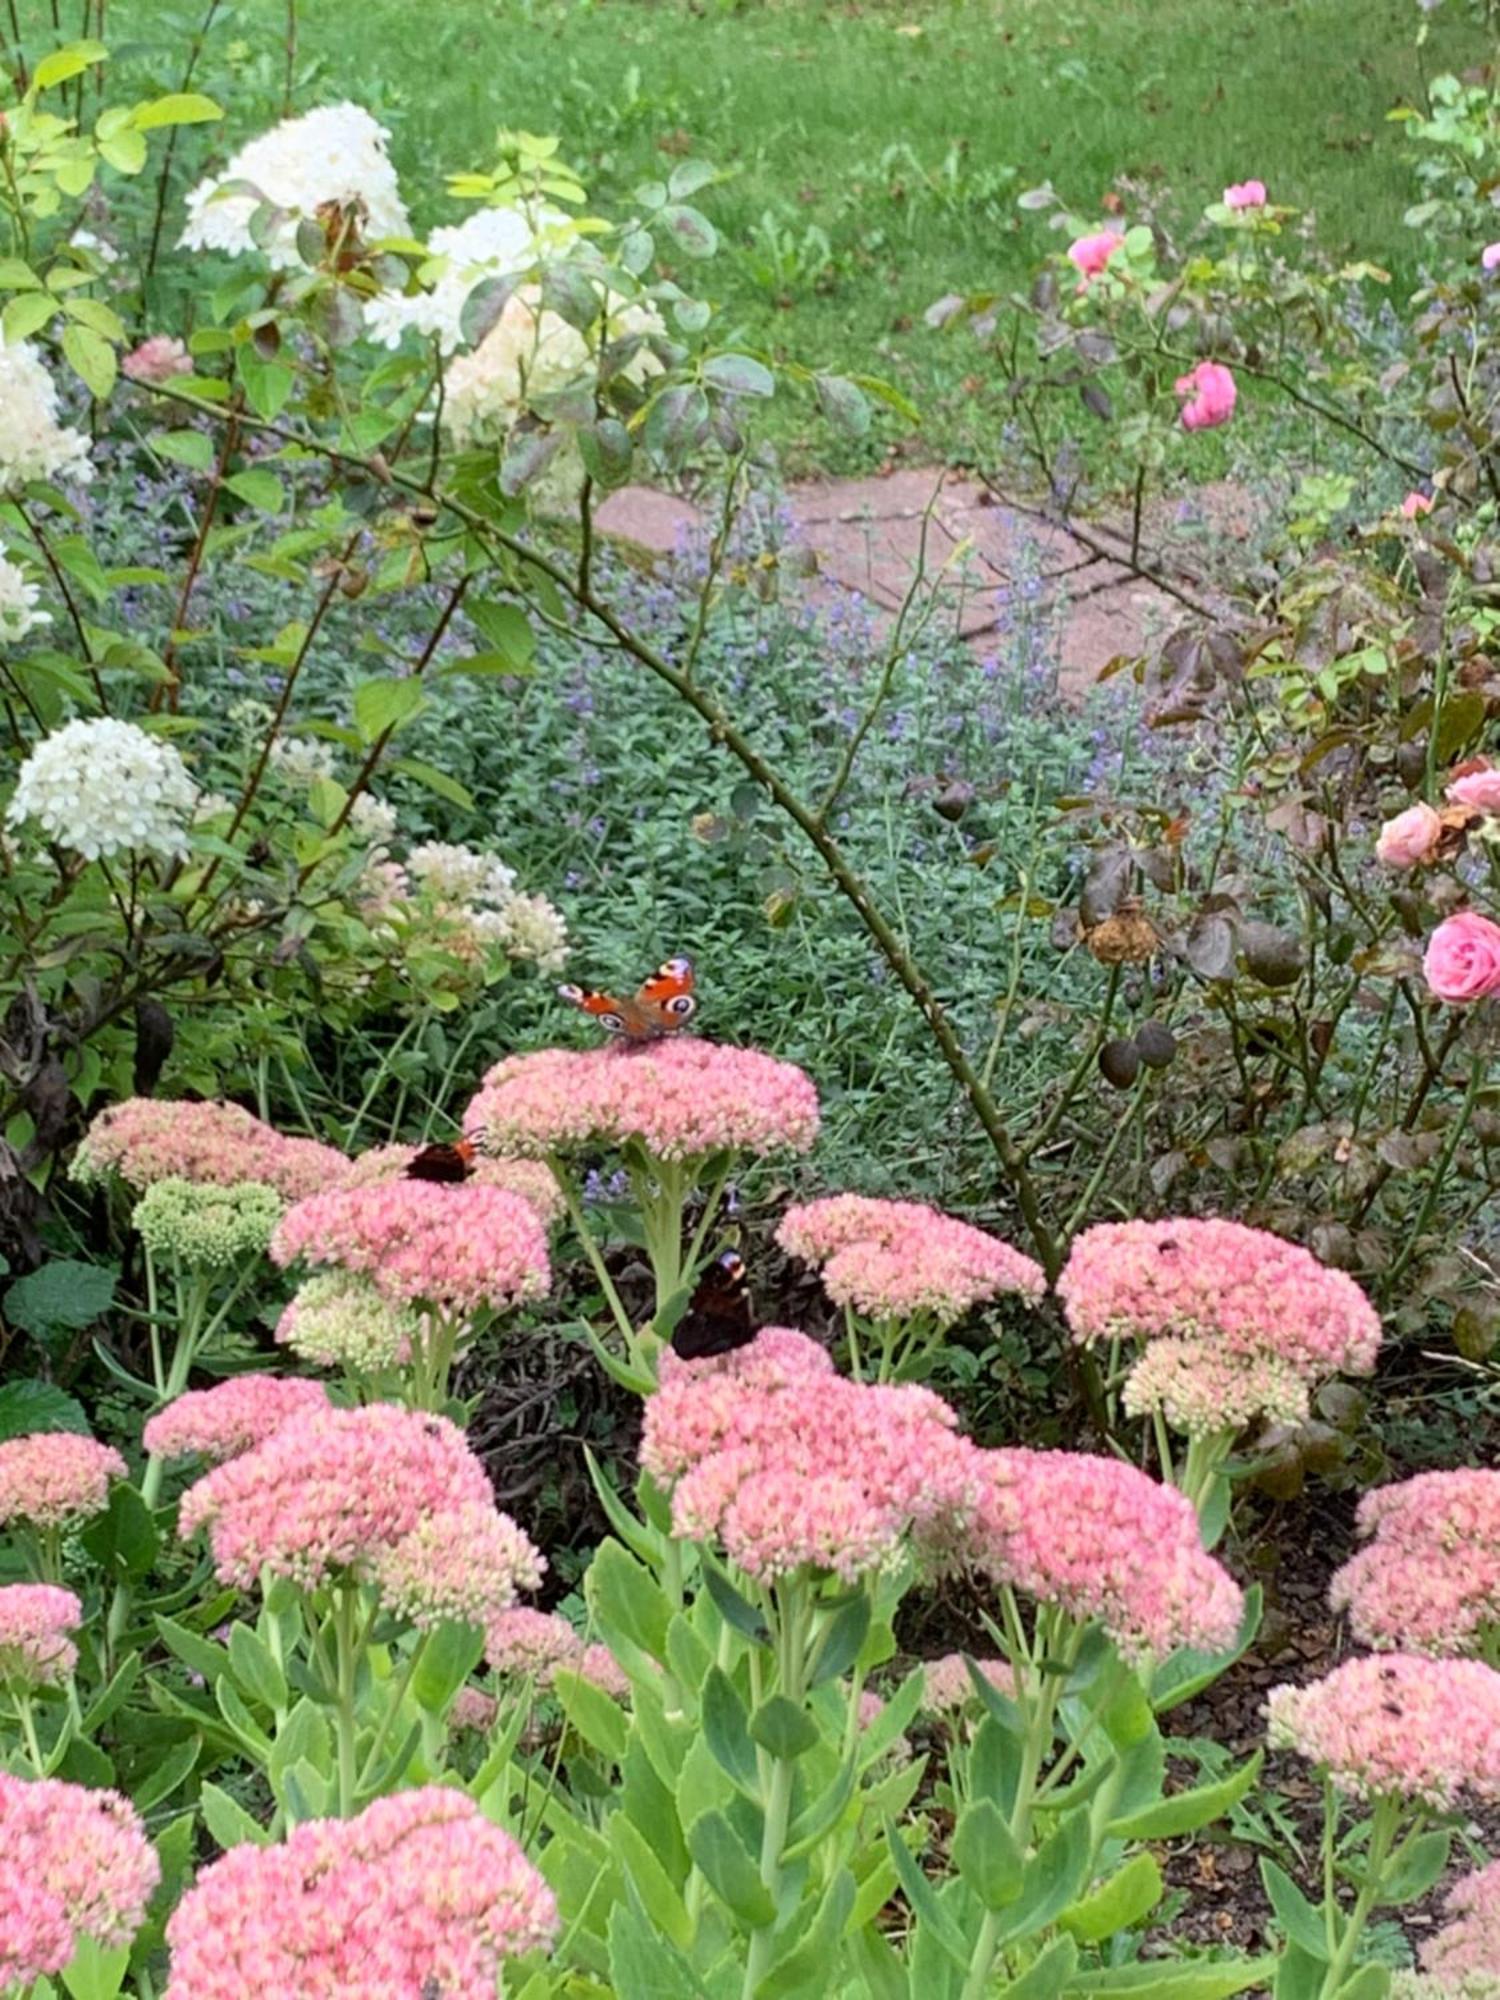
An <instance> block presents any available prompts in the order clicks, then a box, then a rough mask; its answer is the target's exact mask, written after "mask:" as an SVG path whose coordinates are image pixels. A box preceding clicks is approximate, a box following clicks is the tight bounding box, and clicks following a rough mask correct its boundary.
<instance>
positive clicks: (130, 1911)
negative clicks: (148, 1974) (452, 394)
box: [0, 1772, 161, 1993]
mask: <svg viewBox="0 0 1500 2000" xmlns="http://www.w3.org/2000/svg"><path fill="white" fill-rule="evenodd" d="M160 1877H161V1865H160V1863H159V1862H158V1860H157V1858H156V1850H155V1849H154V1848H153V1847H152V1845H151V1843H150V1841H148V1840H147V1838H146V1832H145V1828H144V1827H143V1826H142V1824H141V1821H140V1818H139V1816H138V1815H137V1813H136V1810H135V1808H134V1806H132V1805H131V1804H130V1802H129V1801H128V1800H127V1799H123V1798H122V1797H121V1796H120V1794H119V1793H118V1792H108V1791H92V1790H87V1789H85V1787H84V1786H82V1785H70V1784H65V1783H63V1782H62V1781H61V1780H60V1779H56V1778H38V1779H33V1780H27V1779H24V1778H12V1777H8V1776H6V1775H5V1773H3V1772H0V1991H4V1992H7V1993H8V1992H11V1991H13V1990H15V1989H16V1988H19V1989H21V1990H22V1991H26V1990H28V1989H29V1988H30V1986H31V1985H32V1983H33V1982H34V1981H35V1980H38V1979H41V1978H45V1977H50V1976H51V1975H52V1974H54V1973H58V1972H61V1971H62V1970H63V1968H64V1967H65V1966H66V1965H67V1964H68V1963H69V1961H70V1960H71V1959H72V1958H73V1956H74V1954H75V1953H76V1951H77V1950H78V1945H79V1940H80V1939H81V1938H85V1937H87V1938H92V1939H94V1941H95V1942H96V1943H98V1944H100V1945H103V1946H104V1947H105V1948H106V1949H107V1950H109V1949H113V1948H116V1947H118V1946H121V1945H127V1944H129V1942H130V1940H131V1939H132V1938H133V1937H134V1936H135V1934H136V1932H137V1931H138V1930H139V1929H140V1927H141V1924H142V1922H143V1920H144V1918H145V1915H146V1905H147V1904H148V1903H149V1902H150V1900H151V1897H152V1894H153V1892H154V1890H155V1888H156V1885H157V1882H158V1881H159V1880H160Z"/></svg>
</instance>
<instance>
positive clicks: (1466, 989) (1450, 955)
mask: <svg viewBox="0 0 1500 2000" xmlns="http://www.w3.org/2000/svg"><path fill="white" fill-rule="evenodd" d="M1422 971H1423V973H1424V974H1425V975H1426V978H1427V984H1428V985H1429V986H1430V987H1431V988H1432V990H1433V992H1434V993H1435V994H1436V995H1437V997H1438V998H1439V1000H1451V1001H1453V1002H1455V1003H1456V1004H1457V1005H1459V1006H1464V1005H1466V1004H1467V1003H1468V1002H1470V1001H1473V1000H1485V999H1488V997H1489V996H1490V995H1491V994H1492V993H1500V924H1495V923H1491V921H1490V919H1489V918H1488V917H1482V916H1480V914H1479V912H1478V911H1477V910H1460V911H1459V912H1458V914H1457V915H1456V916H1452V917H1446V918H1444V920H1443V922H1442V923H1440V924H1439V925H1438V927H1437V929H1436V930H1435V931H1434V932H1433V934H1432V936H1431V937H1430V938H1429V939H1428V940H1427V951H1426V954H1425V956H1424V957H1423V960H1422Z"/></svg>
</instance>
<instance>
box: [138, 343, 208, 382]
mask: <svg viewBox="0 0 1500 2000" xmlns="http://www.w3.org/2000/svg"><path fill="white" fill-rule="evenodd" d="M120 367H121V369H122V370H123V371H124V373H125V374H126V375H128V376H129V378H130V380H131V381H132V382H151V383H158V382H170V381H171V379H172V377H173V376H174V375H191V374H192V372H193V363H192V358H191V356H190V355H189V353H188V351H187V349H186V348H185V347H184V346H183V344H182V342H181V341H180V340H178V339H177V338H176V336H175V335H174V334H170V333H153V334H152V335H151V337H150V339H149V340H143V341H142V342H141V344H140V346H139V347H136V348H133V349H132V350H131V352H130V353H129V354H127V355H126V357H125V359H124V360H123V361H122V362H121V363H120Z"/></svg>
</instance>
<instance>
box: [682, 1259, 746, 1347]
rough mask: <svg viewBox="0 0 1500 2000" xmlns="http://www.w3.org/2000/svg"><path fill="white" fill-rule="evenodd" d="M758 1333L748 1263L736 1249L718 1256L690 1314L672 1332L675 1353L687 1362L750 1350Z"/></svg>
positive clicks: (694, 1298)
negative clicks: (739, 1348) (742, 1348)
mask: <svg viewBox="0 0 1500 2000" xmlns="http://www.w3.org/2000/svg"><path fill="white" fill-rule="evenodd" d="M758 1331H759V1329H758V1328H757V1326H756V1324H755V1316H754V1314H753V1313H752V1312H751V1310H750V1282H749V1278H748V1276H747V1274H746V1271H745V1260H744V1258H743V1257H741V1256H740V1255H739V1254H738V1252H736V1251H734V1250H725V1251H724V1252H722V1254H721V1255H719V1256H717V1257H715V1259H714V1261H713V1262H712V1263H711V1264H710V1265H709V1267H708V1269H707V1270H706V1271H705V1272H704V1273H703V1276H702V1277H701V1278H700V1279H699V1280H698V1285H697V1289H696V1290H695V1291H694V1293H693V1296H692V1297H691V1298H690V1299H689V1300H688V1308H687V1311H686V1312H685V1313H684V1314H683V1315H682V1318H681V1319H680V1320H678V1322H677V1324H676V1326H675V1327H673V1329H672V1351H673V1353H674V1354H679V1355H681V1357H682V1359H683V1360H684V1361H705V1360H707V1359H708V1357H709V1356H710V1355H713V1354H732V1353H733V1352H734V1350H735V1349H736V1348H737V1347H748V1346H749V1345H750V1342H751V1341H752V1340H754V1338H755V1336H756V1333H757V1332H758Z"/></svg>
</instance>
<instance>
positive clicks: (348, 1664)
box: [333, 1584, 359, 1819]
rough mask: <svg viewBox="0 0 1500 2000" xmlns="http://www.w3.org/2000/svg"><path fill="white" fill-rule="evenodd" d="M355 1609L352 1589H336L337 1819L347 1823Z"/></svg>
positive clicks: (355, 1779) (352, 1787)
mask: <svg viewBox="0 0 1500 2000" xmlns="http://www.w3.org/2000/svg"><path fill="white" fill-rule="evenodd" d="M357 1614H358V1606H357V1605H356V1603H355V1597H354V1590H353V1588H352V1586H350V1585H348V1584H345V1585H342V1586H340V1588H339V1590H338V1593H337V1595H336V1596H335V1598H334V1603H333V1639H334V1647H335V1670H336V1673H337V1677H338V1678H337V1687H338V1700H337V1723H338V1748H339V1817H340V1819H348V1818H349V1816H350V1814H351V1813H352V1812H353V1811H354V1800H355V1796H356V1793H357V1791H358V1788H359V1776H358V1767H357V1765H356V1762H355V1755H354V1751H355V1731H356V1728H357V1721H356V1717H355V1712H354V1683H355V1679H356V1677H357V1675H358V1672H359V1647H358V1645H357V1643H356V1640H355V1629H354V1628H355V1622H356V1618H357Z"/></svg>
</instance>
